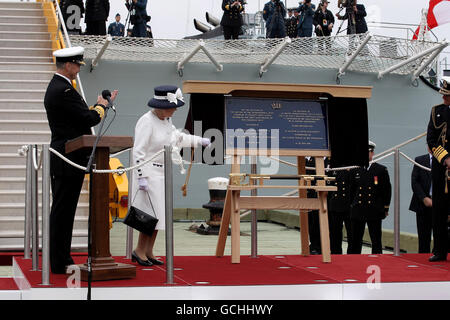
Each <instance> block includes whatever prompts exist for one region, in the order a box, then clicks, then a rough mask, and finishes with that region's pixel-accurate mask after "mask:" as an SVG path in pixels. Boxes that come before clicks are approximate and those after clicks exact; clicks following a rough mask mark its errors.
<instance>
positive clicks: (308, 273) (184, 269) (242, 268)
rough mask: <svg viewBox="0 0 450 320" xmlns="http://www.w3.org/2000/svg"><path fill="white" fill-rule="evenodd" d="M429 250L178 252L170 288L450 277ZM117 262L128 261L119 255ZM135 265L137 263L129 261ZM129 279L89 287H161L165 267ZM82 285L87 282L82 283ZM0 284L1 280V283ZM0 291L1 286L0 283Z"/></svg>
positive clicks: (34, 277)
mask: <svg viewBox="0 0 450 320" xmlns="http://www.w3.org/2000/svg"><path fill="white" fill-rule="evenodd" d="M428 257H429V254H422V255H421V254H404V255H402V256H400V257H394V256H393V255H387V254H385V255H333V256H332V263H323V262H322V261H321V259H322V258H321V256H309V257H303V256H300V255H295V256H294V255H288V256H259V257H258V258H256V259H253V258H250V257H249V256H242V257H241V263H240V264H232V263H231V258H230V257H229V256H226V257H223V258H217V257H214V256H177V257H174V281H175V286H202V285H203V286H204V285H206V286H231V285H235V286H239V285H241V286H244V285H246V286H251V285H298V284H321V283H327V284H333V283H365V282H366V281H367V279H368V277H369V276H370V275H371V274H372V273H373V271H370V270H368V267H370V266H371V267H372V268H379V269H378V270H379V271H380V276H381V282H428V281H450V272H449V267H450V263H449V262H443V263H440V264H439V265H437V266H436V264H435V263H434V264H430V263H428V262H427V261H428V260H427V259H428ZM73 258H74V260H75V263H77V264H82V263H85V262H86V256H80V255H78V256H77V255H74V256H73ZM115 260H116V262H119V263H128V264H133V263H131V261H130V260H127V259H125V258H124V257H115ZM16 261H17V263H18V264H19V266H20V268H21V269H22V272H23V273H24V275H25V277H26V278H27V280H28V281H29V283H30V285H31V286H32V287H42V286H41V285H40V283H41V282H42V278H41V277H42V275H41V272H40V271H30V270H31V260H24V259H23V258H20V257H16ZM134 265H136V264H134ZM136 273H137V276H136V278H134V279H124V280H113V281H97V282H93V283H92V286H93V287H142V286H145V287H149V286H166V270H165V266H158V267H156V266H152V267H141V266H138V267H137V272H136ZM67 278H68V276H67V275H54V274H50V283H51V284H52V286H50V287H66V286H67V284H66V281H67ZM81 284H82V286H84V287H86V286H87V282H82V283H81ZM1 285H2V284H1V283H0V286H1ZM0 289H1V287H0Z"/></svg>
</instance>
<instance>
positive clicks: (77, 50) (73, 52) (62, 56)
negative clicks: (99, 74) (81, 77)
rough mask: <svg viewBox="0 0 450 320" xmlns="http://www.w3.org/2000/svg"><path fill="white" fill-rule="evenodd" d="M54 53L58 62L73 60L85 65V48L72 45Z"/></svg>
mask: <svg viewBox="0 0 450 320" xmlns="http://www.w3.org/2000/svg"><path fill="white" fill-rule="evenodd" d="M53 55H54V56H55V58H56V61H57V62H73V63H77V64H80V65H85V63H84V61H83V55H84V48H83V47H71V48H64V49H59V50H56V51H53Z"/></svg>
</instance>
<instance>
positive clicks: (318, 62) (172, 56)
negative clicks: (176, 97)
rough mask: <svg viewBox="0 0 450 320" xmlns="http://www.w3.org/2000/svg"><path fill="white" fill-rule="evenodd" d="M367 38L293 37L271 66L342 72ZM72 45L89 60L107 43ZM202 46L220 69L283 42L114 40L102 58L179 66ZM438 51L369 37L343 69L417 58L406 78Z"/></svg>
mask: <svg viewBox="0 0 450 320" xmlns="http://www.w3.org/2000/svg"><path fill="white" fill-rule="evenodd" d="M368 36H369V33H366V34H356V35H342V36H331V37H312V38H295V39H291V41H290V42H288V44H287V45H286V46H285V48H284V49H283V50H282V51H281V53H280V54H279V55H278V56H277V58H276V59H275V60H274V61H273V64H277V65H285V66H294V67H312V68H324V69H337V70H339V68H341V67H342V66H343V65H344V64H345V63H346V61H348V59H349V57H351V56H352V55H353V53H355V51H357V49H358V48H359V46H360V45H361V44H362V43H363V42H364V41H365V39H366V37H368ZM70 40H71V43H72V46H78V45H79V46H83V47H84V48H85V57H86V58H88V59H94V58H95V57H97V54H98V52H100V50H101V48H102V47H103V45H104V44H105V42H106V37H105V36H74V35H72V36H70ZM200 41H203V43H204V48H205V49H206V50H207V51H208V52H209V53H210V55H211V56H212V57H214V59H215V60H216V61H217V62H218V63H220V64H222V65H226V64H255V65H263V64H264V63H265V62H266V61H268V60H269V59H270V58H271V57H272V56H273V55H274V54H275V52H277V51H278V49H279V47H280V46H281V45H282V44H283V43H284V42H286V39H242V40H215V39H214V40H209V39H203V40H198V39H195V40H193V39H180V40H168V39H151V38H133V37H113V38H112V41H111V42H110V44H109V46H108V47H107V49H106V51H105V52H104V54H103V55H102V57H101V59H105V60H117V61H141V62H174V63H178V62H179V61H181V60H183V59H184V58H185V57H186V56H188V55H189V54H190V53H191V52H193V51H194V49H195V48H196V47H197V46H198V45H199V42H200ZM440 47H442V43H440V42H430V41H414V40H407V39H400V38H391V37H385V36H378V35H370V40H369V41H368V42H367V44H366V45H365V46H364V47H362V48H361V50H360V52H359V54H358V55H357V56H356V58H355V59H354V60H353V61H352V62H351V64H350V66H349V67H348V70H350V71H357V72H365V73H379V72H383V71H385V70H386V69H388V68H390V67H392V66H396V65H398V64H399V63H401V62H403V61H407V60H408V59H410V58H413V57H416V56H418V57H417V58H416V59H412V61H410V62H408V63H407V64H405V65H404V66H402V67H399V68H397V69H396V70H393V71H392V73H395V74H401V75H406V74H411V73H413V72H414V71H416V70H417V69H418V68H419V67H420V66H422V65H423V64H424V63H426V64H427V65H428V66H427V68H425V69H424V70H423V72H422V73H425V72H428V71H429V69H430V68H431V66H433V63H434V62H435V60H436V59H434V60H433V61H429V58H430V56H431V55H432V54H433V52H434V51H432V50H430V53H428V54H426V55H423V56H420V54H421V53H423V52H425V51H426V50H429V49H432V48H436V50H438V49H439V48H440ZM189 63H211V59H210V58H209V57H208V56H207V54H206V53H205V52H204V51H203V50H199V51H198V52H197V53H196V54H195V55H194V56H193V57H192V58H191V59H190V60H189Z"/></svg>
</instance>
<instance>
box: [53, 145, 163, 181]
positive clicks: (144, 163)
mask: <svg viewBox="0 0 450 320" xmlns="http://www.w3.org/2000/svg"><path fill="white" fill-rule="evenodd" d="M50 152H52V153H54V154H55V155H57V156H58V157H59V158H61V159H62V160H64V161H66V162H67V163H68V164H70V165H71V166H73V167H75V168H78V169H80V170H83V171H86V167H83V166H80V165H79V164H76V163H75V162H73V161H71V160H69V159H67V158H66V157H64V156H63V155H62V154H61V153H59V152H58V151H56V150H55V149H53V148H50ZM163 152H164V149H161V150H160V151H158V152H157V153H155V154H154V155H153V157H151V158H150V159H147V160H145V161H144V162H142V163H140V164H138V165H135V166H133V167H129V168H120V169H115V170H96V169H94V170H93V173H117V174H119V175H121V174H124V173H125V172H128V171H131V170H134V169H137V168H140V167H142V166H144V165H146V164H147V163H149V162H150V161H152V160H153V159H155V158H156V157H158V156H159V155H160V154H161V153H163Z"/></svg>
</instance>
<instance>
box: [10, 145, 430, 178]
mask: <svg viewBox="0 0 450 320" xmlns="http://www.w3.org/2000/svg"><path fill="white" fill-rule="evenodd" d="M32 150H35V148H34V147H33V148H32ZM49 150H50V152H52V153H54V154H55V155H56V156H58V157H59V158H61V159H62V160H63V161H65V162H67V163H68V164H70V165H71V166H73V167H75V168H77V169H80V170H82V171H86V167H83V166H81V165H79V164H77V163H75V162H73V161H71V160H70V159H68V158H66V157H64V156H63V155H62V154H61V153H59V152H58V151H56V150H55V149H53V148H49ZM129 150H130V149H129V148H128V149H125V150H122V151H120V152H117V153H115V154H112V155H111V157H115V156H117V155H119V154H121V153H123V152H125V151H129ZM28 151H30V150H28V146H26V145H24V146H22V147H21V148H20V149H18V153H19V155H21V156H25V154H26V153H27V152H28ZM163 152H164V149H161V150H160V151H158V152H157V153H156V154H154V155H153V156H152V157H151V158H150V159H147V160H145V161H144V162H142V163H140V164H138V165H135V166H132V167H129V168H123V167H121V168H118V169H114V170H105V169H102V170H98V169H94V170H93V173H99V174H104V173H116V174H118V175H122V174H124V173H126V172H128V171H132V170H135V169H138V168H140V167H142V166H144V165H146V164H147V163H149V162H150V161H152V160H154V159H155V158H156V157H158V156H159V155H160V154H162V153H163ZM41 153H42V151H40V152H39V154H41ZM383 153H384V152H383ZM383 153H382V154H383ZM394 153H395V152H394V151H391V152H390V153H387V154H383V156H382V157H379V158H378V159H376V160H373V161H371V162H370V164H372V163H374V162H378V161H381V160H383V159H385V158H387V157H389V156H391V155H393V154H394ZM400 154H401V155H402V156H403V157H404V158H405V159H407V160H408V161H410V162H411V163H413V164H414V165H416V166H418V167H419V168H421V169H424V170H426V171H431V169H430V168H427V167H425V166H423V165H421V164H419V163H417V162H415V161H414V160H413V159H411V158H410V157H408V156H407V155H406V154H404V153H403V152H400ZM38 158H39V163H38V162H37V159H36V154H35V153H34V152H33V153H32V159H33V166H34V169H35V170H39V168H40V167H41V165H42V157H41V156H39V157H38ZM269 158H271V159H273V160H275V161H278V162H280V163H283V164H286V165H289V166H292V167H297V165H296V164H293V163H290V162H288V161H284V160H281V159H279V158H275V157H269ZM174 162H175V163H176V164H178V165H180V167H181V172H182V173H183V172H184V171H185V170H184V167H183V164H190V161H186V160H183V159H181V157H180V159H178V160H176V161H175V160H174ZM359 167H360V166H348V167H339V168H325V171H327V172H328V171H342V170H351V169H356V168H359ZM305 169H306V170H315V167H305Z"/></svg>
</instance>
